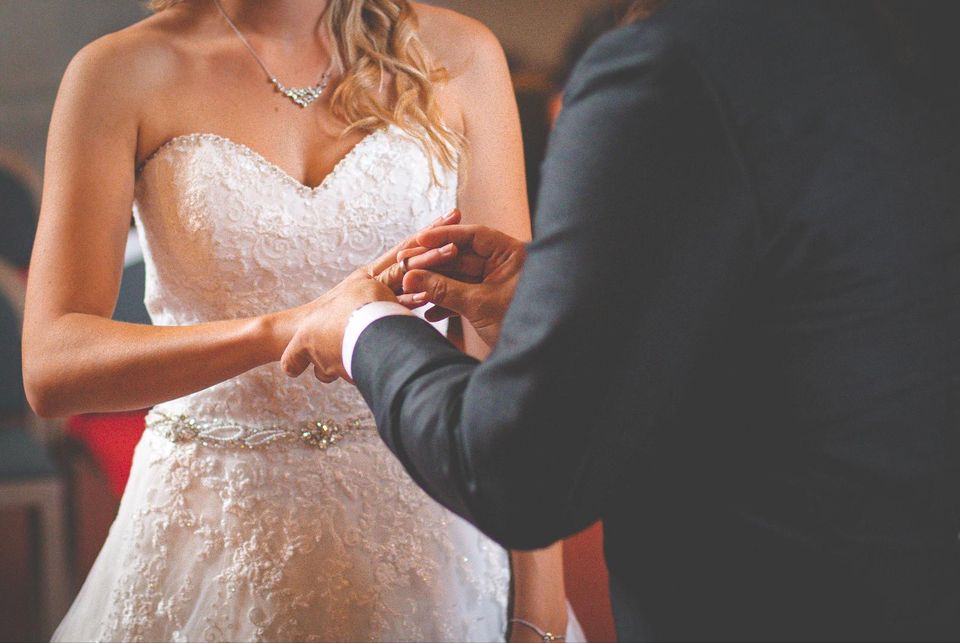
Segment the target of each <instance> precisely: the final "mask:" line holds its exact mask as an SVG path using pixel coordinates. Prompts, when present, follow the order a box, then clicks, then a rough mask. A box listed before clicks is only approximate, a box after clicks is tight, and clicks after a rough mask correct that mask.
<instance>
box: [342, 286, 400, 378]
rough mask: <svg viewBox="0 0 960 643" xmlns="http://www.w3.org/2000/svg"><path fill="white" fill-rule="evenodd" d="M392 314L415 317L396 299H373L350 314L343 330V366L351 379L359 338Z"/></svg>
mask: <svg viewBox="0 0 960 643" xmlns="http://www.w3.org/2000/svg"><path fill="white" fill-rule="evenodd" d="M392 315H406V316H409V317H415V315H414V314H413V313H412V312H410V311H409V310H407V308H406V307H404V306H402V305H400V304H398V303H397V302H395V301H373V302H370V303H369V304H366V305H364V306H361V307H360V308H357V309H356V310H355V311H353V314H352V315H350V319H348V320H347V327H346V328H345V329H344V331H343V347H342V352H341V357H342V359H343V368H344V369H345V370H346V371H347V375H349V376H350V379H353V349H354V348H356V347H357V340H359V339H360V335H361V334H362V333H363V331H365V330H366V329H367V326H369V325H370V324H372V323H373V322H375V321H377V320H378V319H382V318H384V317H390V316H392Z"/></svg>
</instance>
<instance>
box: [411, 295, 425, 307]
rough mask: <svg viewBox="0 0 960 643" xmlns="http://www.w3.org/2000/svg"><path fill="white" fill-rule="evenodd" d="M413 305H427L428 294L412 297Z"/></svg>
mask: <svg viewBox="0 0 960 643" xmlns="http://www.w3.org/2000/svg"><path fill="white" fill-rule="evenodd" d="M412 299H413V303H415V304H425V303H427V293H425V292H419V293H417V294H416V295H414V296H413V297H412Z"/></svg>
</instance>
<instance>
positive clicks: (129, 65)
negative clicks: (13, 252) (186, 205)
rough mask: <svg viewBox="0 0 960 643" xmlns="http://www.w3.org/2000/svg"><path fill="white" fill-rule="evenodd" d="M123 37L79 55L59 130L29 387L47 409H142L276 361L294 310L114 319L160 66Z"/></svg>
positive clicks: (61, 103) (33, 308) (32, 319)
mask: <svg viewBox="0 0 960 643" xmlns="http://www.w3.org/2000/svg"><path fill="white" fill-rule="evenodd" d="M121 37H122V36H121ZM118 40H119V38H118V37H113V36H111V37H108V38H107V39H104V40H101V41H98V42H97V43H94V44H93V45H91V46H88V47H87V48H86V49H85V50H83V51H81V52H80V54H78V55H77V57H76V58H75V59H74V60H73V62H71V64H70V66H69V68H68V70H67V72H66V74H65V75H64V79H63V82H62V85H61V88H60V92H59V94H58V96H57V101H56V106H55V108H54V111H53V116H52V121H51V125H50V133H49V139H48V145H47V155H46V169H45V177H44V178H45V180H44V190H43V201H42V206H41V214H40V221H39V226H38V230H37V238H36V244H35V247H34V252H33V258H32V260H31V264H30V277H29V282H28V288H27V291H28V292H27V305H26V312H25V322H24V332H23V355H24V384H25V388H26V392H27V396H28V398H29V400H30V403H31V405H32V406H33V407H34V409H35V410H36V411H37V412H38V413H39V414H41V415H44V416H62V415H68V414H74V413H81V412H95V411H116V410H126V409H136V408H143V407H147V406H150V405H153V404H155V403H158V402H161V401H164V400H169V399H173V398H176V397H179V396H182V395H186V394H188V393H191V392H194V391H198V390H201V389H203V388H206V387H209V386H211V385H213V384H215V383H217V382H220V381H223V380H226V379H228V378H230V377H233V376H236V375H238V374H240V373H242V372H244V371H246V370H249V369H251V368H254V367H256V366H259V365H261V364H264V363H267V362H271V361H274V360H276V359H278V358H279V356H280V354H281V352H282V350H283V346H285V343H286V341H285V340H287V339H288V338H289V336H290V334H292V329H293V324H294V322H295V319H292V317H294V316H295V315H296V314H297V313H296V312H293V313H291V312H286V313H281V314H278V315H271V316H267V317H261V318H256V319H244V320H235V321H223V322H215V323H208V324H199V325H196V326H192V327H176V328H161V327H151V326H142V325H134V324H124V323H119V322H115V321H112V320H111V319H110V317H111V315H112V312H113V308H114V306H115V304H116V300H117V293H118V289H119V283H120V275H121V271H122V267H123V252H124V244H125V241H126V238H127V231H128V230H129V226H130V217H131V204H132V201H133V189H134V167H135V163H136V155H137V143H138V122H139V117H140V108H141V105H143V104H144V102H145V101H147V100H149V99H150V98H151V96H150V91H149V84H150V82H151V79H152V78H155V77H156V76H157V74H160V73H163V70H162V69H158V68H157V65H156V64H155V63H154V62H153V61H152V60H149V59H148V58H149V57H148V56H137V55H130V52H129V51H128V50H129V48H128V47H126V46H125V45H124V43H123V42H119V43H118V42H117V41H118ZM145 85H146V86H147V88H146V89H145V88H144V86H145Z"/></svg>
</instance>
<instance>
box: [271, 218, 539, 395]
mask: <svg viewBox="0 0 960 643" xmlns="http://www.w3.org/2000/svg"><path fill="white" fill-rule="evenodd" d="M525 259H526V248H525V246H524V244H523V243H522V242H521V241H518V240H517V239H514V238H513V237H510V236H509V235H506V234H503V233H502V232H498V231H496V230H492V229H490V228H487V227H485V226H477V225H460V213H459V211H457V210H454V211H453V212H451V213H450V214H448V215H447V216H445V217H442V218H440V219H438V220H437V221H435V222H434V223H433V224H431V225H430V226H429V227H427V228H426V229H424V230H421V231H420V232H419V233H417V234H415V235H413V236H411V237H410V238H408V239H406V240H405V241H403V242H402V243H400V244H399V245H398V246H396V247H395V248H393V249H391V250H390V251H389V252H387V253H385V254H384V255H383V256H381V257H380V258H379V259H377V260H376V261H374V262H373V263H371V264H370V265H368V266H366V267H364V268H361V269H358V270H357V271H355V272H354V273H353V274H351V275H350V276H349V277H347V278H346V279H344V280H343V281H342V282H340V283H339V284H338V285H337V286H336V287H334V288H333V289H331V290H329V291H328V292H326V293H324V294H323V295H322V296H321V297H319V298H318V299H316V300H314V301H312V302H310V303H309V304H306V305H304V306H301V307H300V308H298V309H296V313H297V315H296V321H295V330H294V332H293V335H292V339H291V340H290V342H289V344H288V345H287V347H286V349H285V350H284V352H283V356H282V358H281V364H282V366H283V370H284V372H286V374H287V375H289V376H291V377H297V376H299V375H300V374H302V373H303V372H304V371H305V370H306V369H307V368H309V367H310V366H311V365H313V369H314V374H315V375H316V377H317V379H319V380H321V381H323V382H327V383H329V382H333V381H335V380H337V379H339V378H344V379H347V380H349V379H350V378H349V375H348V373H346V371H345V369H344V366H343V360H342V356H341V355H342V354H341V348H342V344H343V335H344V330H345V328H346V326H347V322H348V320H349V318H350V315H352V314H353V312H354V311H356V310H358V309H360V308H361V307H363V306H364V305H366V304H369V303H372V302H375V301H387V302H398V303H401V304H403V305H404V306H406V307H407V308H419V307H420V306H424V305H426V304H433V305H434V308H431V309H430V310H429V311H428V312H427V314H426V317H427V319H428V320H430V321H439V320H440V319H443V318H445V317H449V316H451V315H460V316H462V317H463V318H464V319H466V320H467V321H469V322H470V324H471V325H472V326H473V327H474V329H476V331H477V333H478V334H479V335H480V337H481V339H483V341H484V342H486V343H487V344H488V345H489V346H491V347H492V346H493V345H494V344H495V343H496V341H497V338H498V337H499V334H500V325H501V322H502V320H503V316H504V314H505V313H506V310H507V307H508V306H509V305H510V301H511V299H512V298H513V293H514V290H515V289H516V285H517V279H518V278H519V275H520V271H521V269H522V268H523V263H524V260H525Z"/></svg>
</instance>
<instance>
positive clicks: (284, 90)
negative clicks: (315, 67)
mask: <svg viewBox="0 0 960 643" xmlns="http://www.w3.org/2000/svg"><path fill="white" fill-rule="evenodd" d="M213 3H214V4H215V5H217V9H218V10H219V11H220V15H221V16H223V19H224V20H226V21H227V24H228V25H230V28H231V29H233V32H234V33H235V34H237V37H238V38H240V42H242V43H243V46H244V47H246V48H247V51H249V52H250V55H251V56H253V58H254V60H256V61H257V64H258V65H260V69H262V70H263V73H265V74H266V75H267V78H269V79H270V82H271V83H273V86H274V87H275V88H276V90H277V91H278V92H280V93H281V94H283V95H284V96H286V97H287V98H289V99H290V100H292V101H293V102H294V103H296V104H297V105H299V106H300V107H309V106H310V103H312V102H313V101H315V100H317V99H318V98H320V97H321V96H323V92H324V91H325V90H326V89H327V85H329V84H330V70H331V69H332V68H333V60H332V59H331V60H330V66H329V67H327V70H326V71H325V72H323V76H321V77H320V82H318V83H317V84H316V85H311V86H310V87H287V86H286V85H284V84H283V83H281V82H280V80H279V79H278V78H277V77H276V76H274V75H273V74H271V73H270V70H269V69H267V66H266V65H265V64H264V63H263V60H261V59H260V56H258V55H257V52H256V51H254V49H253V45H251V44H250V41H249V40H247V38H246V36H244V35H243V34H242V33H241V32H240V29H238V28H237V25H235V24H234V23H233V20H231V19H230V16H228V15H227V12H226V11H224V10H223V5H221V4H220V0H213Z"/></svg>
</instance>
